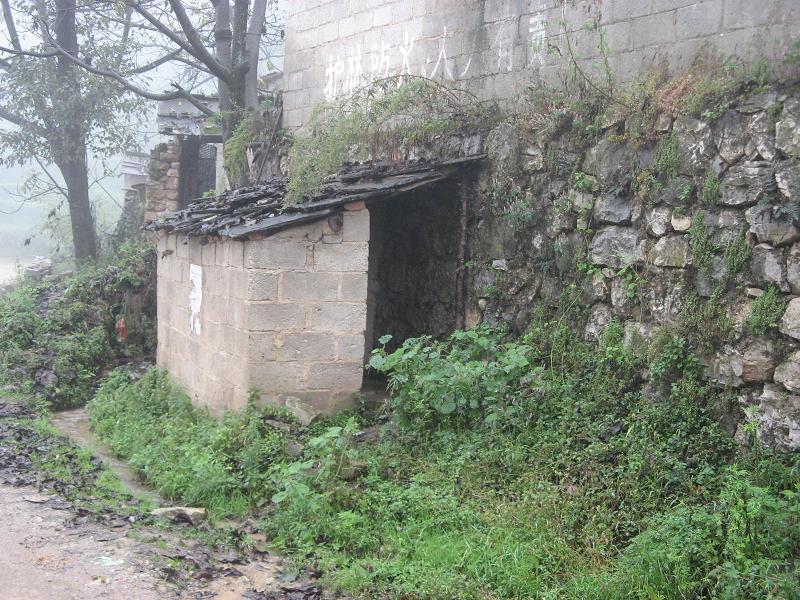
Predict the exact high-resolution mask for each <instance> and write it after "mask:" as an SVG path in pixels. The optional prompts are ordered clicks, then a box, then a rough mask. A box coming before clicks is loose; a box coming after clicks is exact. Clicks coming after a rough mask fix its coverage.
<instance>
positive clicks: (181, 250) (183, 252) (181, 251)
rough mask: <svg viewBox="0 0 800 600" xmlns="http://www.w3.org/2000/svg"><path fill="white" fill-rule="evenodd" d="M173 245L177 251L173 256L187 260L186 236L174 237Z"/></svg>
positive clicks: (187, 243)
mask: <svg viewBox="0 0 800 600" xmlns="http://www.w3.org/2000/svg"><path fill="white" fill-rule="evenodd" d="M175 244H176V246H177V251H176V252H175V254H177V255H178V258H189V242H188V240H187V239H186V236H177V235H176V236H175Z"/></svg>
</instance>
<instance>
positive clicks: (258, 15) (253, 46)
mask: <svg viewBox="0 0 800 600" xmlns="http://www.w3.org/2000/svg"><path fill="white" fill-rule="evenodd" d="M266 14H267V0H255V1H254V2H253V13H252V15H251V16H250V25H248V27H247V43H246V52H247V73H245V86H244V87H245V93H244V106H245V108H246V109H247V111H248V112H250V111H255V110H256V109H257V108H258V56H259V50H260V48H261V36H262V35H263V33H264V19H265V18H266Z"/></svg>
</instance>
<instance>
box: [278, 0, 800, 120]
mask: <svg viewBox="0 0 800 600" xmlns="http://www.w3.org/2000/svg"><path fill="white" fill-rule="evenodd" d="M601 30H602V32H603V33H604V37H605V43H606V44H607V46H608V49H609V63H610V64H609V66H610V68H611V71H612V72H613V75H614V77H615V78H616V79H618V80H622V81H629V80H631V79H633V78H635V77H636V76H637V75H640V74H642V73H644V72H646V71H648V70H649V69H651V68H653V67H654V66H656V65H657V64H659V63H662V62H665V63H666V64H668V65H669V67H670V68H671V69H672V70H673V71H677V70H680V69H682V68H684V67H686V66H688V65H689V64H690V63H691V61H692V60H693V59H694V58H695V57H696V56H697V55H698V53H699V52H701V51H704V52H709V51H710V52H714V51H719V52H721V53H724V54H726V55H732V56H737V57H739V58H741V59H744V60H752V59H755V58H758V57H764V58H767V59H769V58H774V57H780V56H783V54H784V52H785V50H786V48H787V46H788V44H789V43H791V41H793V40H794V39H796V38H797V37H798V36H800V2H798V1H797V0H764V1H762V2H755V1H753V0H575V1H574V2H573V1H567V0H530V1H528V0H525V1H523V0H484V1H481V2H478V1H475V0H468V1H466V2H465V1H463V0H296V1H293V2H290V3H289V5H288V17H287V22H286V36H285V44H286V58H285V62H284V90H285V91H284V115H285V116H284V122H285V125H287V126H289V127H299V126H302V125H303V124H305V123H306V122H307V121H308V119H309V116H310V114H311V110H312V109H313V107H314V106H315V105H316V104H317V103H319V102H320V101H322V100H326V99H327V100H331V99H334V98H338V97H341V96H342V95H346V94H348V93H349V92H351V91H352V90H354V89H356V88H358V87H360V86H361V85H364V84H367V83H369V82H371V81H374V80H376V79H379V78H382V77H386V76H391V75H403V74H413V75H423V76H426V77H430V78H433V79H437V80H442V81H445V82H450V83H453V84H456V85H457V86H458V87H463V88H466V89H469V90H470V91H472V92H473V93H475V94H477V95H478V96H479V97H483V98H498V99H509V98H512V97H513V96H514V95H515V94H516V93H517V92H518V91H520V90H521V89H523V88H524V87H525V86H527V85H530V84H531V83H535V82H536V81H549V82H556V81H559V80H560V77H561V76H563V74H564V65H565V61H564V58H563V57H565V56H568V54H569V48H568V46H567V43H566V42H567V40H566V38H565V32H567V34H568V35H569V41H570V45H569V46H570V47H571V48H572V53H573V54H574V56H575V58H576V60H577V62H578V63H579V64H580V65H581V67H582V68H583V69H584V70H585V71H586V72H587V73H589V74H590V75H592V76H594V77H598V78H601V80H602V79H603V78H604V77H605V73H604V67H603V61H602V60H598V59H599V58H600V50H599V48H600V35H599V32H600V31H601Z"/></svg>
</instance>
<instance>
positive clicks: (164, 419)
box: [89, 370, 287, 515]
mask: <svg viewBox="0 0 800 600" xmlns="http://www.w3.org/2000/svg"><path fill="white" fill-rule="evenodd" d="M89 413H90V417H91V424H92V427H93V429H94V430H95V431H96V433H97V435H98V437H100V439H102V440H104V441H105V442H107V443H108V444H109V446H110V447H111V449H112V450H113V451H114V452H115V453H117V454H118V455H119V456H121V457H123V458H125V459H127V460H128V461H129V462H130V464H131V466H132V467H133V468H135V469H137V470H138V471H139V472H140V473H141V474H142V475H143V477H144V479H145V481H146V482H147V483H148V484H150V485H151V486H153V487H154V488H155V489H156V490H158V492H159V493H160V494H162V495H163V496H165V497H166V498H170V499H181V500H182V501H184V502H187V503H189V504H191V505H200V506H205V507H207V508H209V509H210V510H211V511H213V512H214V513H216V514H218V515H228V514H233V515H243V514H245V513H246V512H247V511H248V509H250V508H252V507H253V506H255V505H256V504H257V503H259V502H260V501H263V500H264V498H268V497H269V495H270V493H271V491H270V489H271V488H270V482H269V480H268V478H267V473H266V471H267V469H268V468H269V466H270V464H271V463H272V462H273V461H275V460H278V459H283V458H284V457H285V454H284V453H285V444H286V439H287V435H286V433H285V432H284V431H282V430H281V429H276V428H274V427H272V426H270V425H269V424H267V423H265V422H264V419H265V415H270V414H271V413H264V412H263V411H259V410H257V409H255V408H253V407H249V408H248V409H247V410H245V411H244V412H242V413H239V414H236V415H233V414H231V415H227V416H225V417H224V418H223V419H222V420H220V421H217V420H214V419H213V418H212V417H211V416H209V415H208V413H207V412H205V411H203V410H200V409H196V408H194V407H193V406H192V404H191V402H190V401H189V399H188V397H186V396H185V395H184V394H182V393H181V392H180V390H179V389H178V388H177V387H176V386H175V385H174V384H173V383H172V382H171V381H170V380H169V378H168V376H167V375H166V374H165V373H164V372H159V371H155V370H153V371H151V372H149V373H148V374H147V375H145V376H144V377H143V378H142V379H141V380H138V381H135V380H132V379H131V378H130V377H129V375H128V374H126V373H125V372H123V371H116V372H114V373H112V374H111V375H110V376H109V378H108V379H107V380H106V381H105V383H104V384H103V386H102V387H101V388H100V390H99V391H98V393H97V394H96V395H95V397H94V398H93V399H92V401H91V402H90V403H89Z"/></svg>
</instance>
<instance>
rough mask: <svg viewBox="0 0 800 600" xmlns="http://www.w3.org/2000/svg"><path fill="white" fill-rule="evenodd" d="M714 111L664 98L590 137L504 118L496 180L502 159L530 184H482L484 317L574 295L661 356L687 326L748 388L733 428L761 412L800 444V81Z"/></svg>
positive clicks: (475, 296) (523, 316)
mask: <svg viewBox="0 0 800 600" xmlns="http://www.w3.org/2000/svg"><path fill="white" fill-rule="evenodd" d="M702 114H703V115H704V116H703V117H701V118H695V117H693V116H688V115H686V114H680V113H673V112H672V111H670V110H668V109H666V110H665V109H661V110H660V111H659V112H658V113H655V114H653V115H652V116H653V120H652V124H653V125H652V127H653V128H652V129H650V130H648V131H647V133H646V134H645V135H644V136H643V137H641V138H634V139H629V137H628V135H627V133H626V132H629V131H631V130H632V129H633V127H632V124H633V123H635V119H636V118H637V116H636V115H634V116H633V117H630V118H629V119H628V120H627V121H626V120H624V119H621V120H618V121H616V122H613V123H609V124H608V125H607V126H606V127H605V128H604V129H603V131H601V132H599V133H597V135H596V136H594V135H593V136H592V137H590V138H589V139H587V138H586V137H582V136H581V134H580V131H579V130H577V131H576V130H573V129H570V128H569V126H565V127H564V128H562V129H559V130H558V131H556V132H554V133H551V134H550V135H545V134H542V133H541V132H539V131H533V132H530V133H529V134H526V133H524V132H520V131H518V130H517V129H516V128H513V127H509V126H507V125H501V126H500V127H498V128H496V129H494V130H493V131H491V132H489V134H488V136H487V140H486V145H487V147H488V150H489V154H490V156H494V158H493V162H492V165H491V168H487V170H486V171H487V172H486V173H485V176H484V181H483V185H484V188H483V189H484V190H488V189H491V186H492V185H493V180H492V175H493V173H494V172H496V171H494V170H493V169H496V168H499V167H501V166H502V169H503V172H507V173H508V172H513V173H515V175H514V177H515V181H516V183H517V185H518V186H519V189H520V190H522V191H523V192H524V196H516V197H515V198H516V199H515V200H514V202H513V204H509V205H507V206H503V205H502V204H501V205H500V206H499V207H498V206H497V205H492V202H493V200H492V196H491V194H481V195H479V196H478V197H477V198H476V203H475V206H474V207H473V209H474V214H473V215H472V217H471V219H470V222H471V223H472V231H471V232H470V238H471V239H472V240H473V243H472V247H471V254H470V257H471V262H472V264H473V265H474V267H473V268H472V269H471V274H472V287H471V290H472V291H471V298H470V307H469V308H470V311H469V312H470V315H471V318H470V322H471V323H472V324H474V323H477V322H481V321H482V322H484V323H488V324H490V325H498V324H500V323H504V324H507V325H508V326H510V327H511V328H512V329H513V330H515V331H516V332H522V331H525V329H526V328H527V327H528V325H529V324H530V322H531V319H532V315H534V314H535V312H536V311H537V310H542V309H545V310H549V309H553V308H554V307H557V306H559V303H560V302H563V299H564V297H565V295H566V296H568V297H574V298H575V301H574V302H575V303H574V306H576V307H581V310H582V311H583V313H582V314H583V315H584V318H585V320H584V321H580V320H579V318H578V317H573V318H574V319H575V322H573V323H572V325H574V326H575V327H576V329H580V330H581V331H582V332H583V333H584V335H585V337H586V338H587V339H595V338H598V337H599V336H600V335H601V333H602V331H603V330H604V329H605V328H606V327H607V326H608V325H609V323H612V322H617V323H619V324H620V325H621V326H622V327H623V328H624V333H625V342H626V344H628V345H629V347H630V348H632V349H633V350H634V351H635V352H637V353H639V354H640V355H641V356H642V358H648V357H651V354H650V353H651V352H653V351H654V350H653V348H654V347H655V348H657V347H658V346H657V344H658V340H659V339H661V340H663V339H664V338H663V336H665V335H677V336H680V337H682V338H685V339H687V340H689V343H690V344H691V345H692V346H693V348H695V349H696V350H697V352H698V353H699V355H700V360H701V362H702V364H703V366H704V368H705V371H706V375H707V377H708V378H709V379H710V380H711V381H713V382H715V383H716V384H718V385H719V386H720V387H724V388H727V389H729V390H731V391H732V392H733V395H734V396H735V398H736V399H737V400H738V403H737V402H734V406H733V407H732V408H727V409H725V410H723V413H724V414H723V419H724V424H725V425H726V427H728V428H729V430H730V432H731V433H732V434H733V433H735V432H737V431H738V433H739V435H743V433H742V428H741V425H742V423H743V422H744V421H745V420H746V417H745V415H746V414H747V413H751V414H752V418H753V419H755V421H756V423H757V426H758V436H759V437H760V439H761V440H762V441H763V442H765V443H766V444H768V445H770V446H773V447H776V448H781V449H784V450H786V449H792V448H800V204H798V202H799V201H800V91H799V90H798V87H797V86H796V85H795V86H787V87H783V88H777V89H775V88H772V89H769V90H763V89H762V91H759V92H757V93H756V92H751V93H747V92H744V93H742V94H740V95H739V96H737V97H734V98H731V99H730V100H726V102H725V104H724V105H722V109H721V111H718V112H716V113H702ZM546 157H551V160H547V159H546ZM765 308H769V311H768V314H769V318H764V315H765V314H767V313H766V312H764V309H765ZM759 314H760V315H761V318H757V317H758V315H759ZM642 377H643V378H645V379H646V378H647V377H648V371H646V370H645V371H643V373H642ZM666 392H668V388H667V389H666V390H665V389H663V388H662V387H659V386H658V385H655V384H652V382H651V385H648V386H647V387H646V388H645V393H647V394H650V396H651V397H652V399H653V400H654V401H666V398H667V396H668V393H666ZM737 428H738V429H737Z"/></svg>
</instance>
